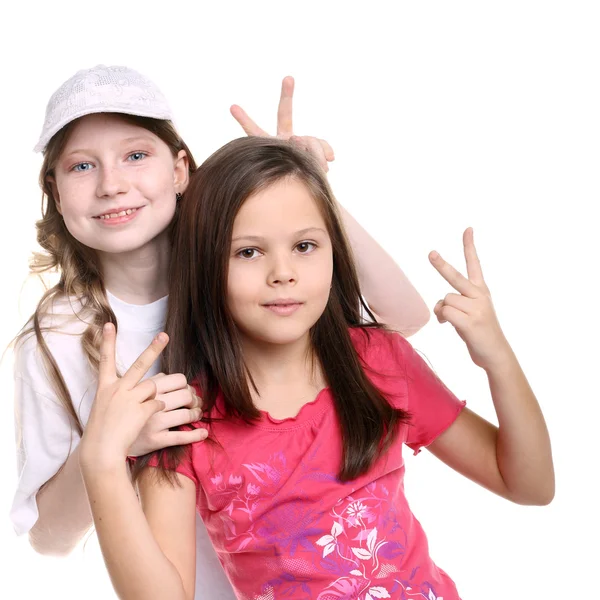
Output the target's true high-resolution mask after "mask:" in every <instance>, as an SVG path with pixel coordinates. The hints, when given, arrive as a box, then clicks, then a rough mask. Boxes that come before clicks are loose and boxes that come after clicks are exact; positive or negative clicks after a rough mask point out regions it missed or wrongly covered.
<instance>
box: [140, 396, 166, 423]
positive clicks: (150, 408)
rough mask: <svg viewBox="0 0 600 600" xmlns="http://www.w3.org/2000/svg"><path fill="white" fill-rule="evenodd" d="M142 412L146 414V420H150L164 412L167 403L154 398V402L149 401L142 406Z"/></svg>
mask: <svg viewBox="0 0 600 600" xmlns="http://www.w3.org/2000/svg"><path fill="white" fill-rule="evenodd" d="M141 406H142V410H143V411H144V413H145V414H146V420H148V419H150V418H151V417H152V415H154V414H156V413H158V412H160V411H161V410H164V408H165V403H164V402H163V401H162V400H157V399H156V398H154V399H153V400H148V401H147V402H144V403H143V404H142V405H141Z"/></svg>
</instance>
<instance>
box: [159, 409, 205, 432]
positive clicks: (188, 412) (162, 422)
mask: <svg viewBox="0 0 600 600" xmlns="http://www.w3.org/2000/svg"><path fill="white" fill-rule="evenodd" d="M201 417H202V411H201V410H200V409H199V408H191V409H190V408H179V409H177V410H171V411H169V412H164V411H163V412H162V413H161V414H160V415H156V419H157V420H156V421H155V423H154V424H153V426H152V427H153V428H157V429H158V430H159V431H160V430H162V429H170V428H171V427H179V426H181V425H189V424H190V423H195V422H196V421H199V420H200V418H201Z"/></svg>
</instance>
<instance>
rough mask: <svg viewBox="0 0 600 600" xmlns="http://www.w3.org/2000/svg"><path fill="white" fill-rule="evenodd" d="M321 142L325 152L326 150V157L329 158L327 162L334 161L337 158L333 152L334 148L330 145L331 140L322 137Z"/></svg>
mask: <svg viewBox="0 0 600 600" xmlns="http://www.w3.org/2000/svg"><path fill="white" fill-rule="evenodd" d="M319 143H320V144H321V146H322V148H323V152H325V158H326V159H327V162H333V161H334V160H335V154H334V152H333V148H332V147H331V146H330V145H329V142H327V141H326V140H321V139H320V140H319Z"/></svg>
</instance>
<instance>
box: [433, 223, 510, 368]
mask: <svg viewBox="0 0 600 600" xmlns="http://www.w3.org/2000/svg"><path fill="white" fill-rule="evenodd" d="M463 245H464V252H465V259H466V262H467V277H465V276H464V275H462V274H461V273H459V272H458V271H457V270H456V269H455V268H454V267H453V266H452V265H450V264H449V263H447V262H446V261H445V260H444V259H443V258H442V257H441V256H440V255H439V254H438V253H437V252H435V251H434V252H431V253H430V254H429V260H430V261H431V264H432V265H433V266H434V267H435V268H436V270H437V271H438V273H439V274H440V275H441V276H442V277H443V278H444V279H445V280H446V281H447V282H448V283H449V284H450V285H451V286H452V287H453V288H454V289H455V290H456V291H457V292H459V293H458V294H454V293H450V294H447V295H446V297H445V298H444V299H443V300H440V301H439V302H438V303H437V304H436V305H435V308H434V309H433V312H434V313H435V316H436V317H437V319H438V321H439V322H440V323H445V322H448V323H450V324H451V325H452V326H453V327H454V328H455V329H456V331H457V333H458V335H459V336H460V337H461V338H462V339H463V341H464V342H465V343H466V345H467V348H468V349H469V354H470V355H471V359H472V360H473V362H474V363H475V364H476V365H478V366H479V367H481V368H482V369H486V370H487V369H489V368H490V367H492V366H494V365H495V364H497V363H498V362H500V361H503V360H504V359H505V358H506V357H507V356H510V355H511V353H512V351H511V349H510V346H509V344H508V341H507V340H506V338H505V337H504V333H503V332H502V329H501V327H500V323H499V322H498V318H497V317H496V312H495V310H494V305H493V304H492V298H491V295H490V291H489V289H488V287H487V285H486V283H485V281H484V279H483V272H482V270H481V263H480V262H479V258H478V256H477V251H476V249H475V243H474V242H473V230H472V229H471V228H470V227H469V228H468V229H467V230H466V231H465V232H464V234H463Z"/></svg>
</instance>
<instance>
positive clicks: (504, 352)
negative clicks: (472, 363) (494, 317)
mask: <svg viewBox="0 0 600 600" xmlns="http://www.w3.org/2000/svg"><path fill="white" fill-rule="evenodd" d="M515 368H517V369H518V368H520V367H519V362H518V361H517V357H516V356H515V353H514V352H513V350H512V348H511V347H510V345H509V343H508V342H507V341H505V343H504V344H502V347H501V348H498V351H497V352H495V353H494V357H493V359H492V360H490V361H489V364H486V365H484V366H483V370H484V371H485V372H486V375H487V376H488V378H490V377H505V376H507V375H510V373H511V372H512V371H514V369H515Z"/></svg>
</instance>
